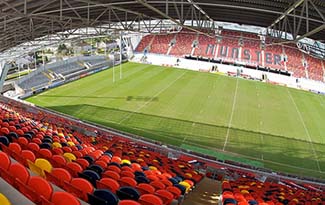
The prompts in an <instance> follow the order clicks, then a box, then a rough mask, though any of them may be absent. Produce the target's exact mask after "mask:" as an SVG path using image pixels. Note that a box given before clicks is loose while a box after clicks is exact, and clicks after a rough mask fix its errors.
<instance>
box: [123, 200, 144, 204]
mask: <svg viewBox="0 0 325 205" xmlns="http://www.w3.org/2000/svg"><path fill="white" fill-rule="evenodd" d="M118 205H141V204H139V203H138V202H136V201H132V200H122V201H120V202H119V203H118Z"/></svg>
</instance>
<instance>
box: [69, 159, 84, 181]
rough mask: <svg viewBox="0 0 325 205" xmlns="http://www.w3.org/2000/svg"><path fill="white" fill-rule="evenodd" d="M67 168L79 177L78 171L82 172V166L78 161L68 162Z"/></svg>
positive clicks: (74, 175)
mask: <svg viewBox="0 0 325 205" xmlns="http://www.w3.org/2000/svg"><path fill="white" fill-rule="evenodd" d="M66 169H67V170H68V171H69V172H70V174H71V175H72V176H73V177H77V176H78V173H80V172H82V170H83V169H82V167H81V166H80V165H79V164H78V163H76V162H68V163H67V164H66Z"/></svg>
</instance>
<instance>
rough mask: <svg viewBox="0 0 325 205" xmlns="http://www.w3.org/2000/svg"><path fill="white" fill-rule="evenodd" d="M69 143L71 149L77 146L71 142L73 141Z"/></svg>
mask: <svg viewBox="0 0 325 205" xmlns="http://www.w3.org/2000/svg"><path fill="white" fill-rule="evenodd" d="M67 143H68V145H69V146H70V147H73V146H75V144H74V143H73V142H71V141H69V142H67Z"/></svg>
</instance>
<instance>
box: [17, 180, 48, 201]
mask: <svg viewBox="0 0 325 205" xmlns="http://www.w3.org/2000/svg"><path fill="white" fill-rule="evenodd" d="M17 182H18V184H19V185H18V189H19V190H20V192H22V193H23V194H24V195H25V196H27V197H28V198H29V199H30V200H32V201H33V202H35V203H41V201H43V200H42V198H44V199H45V201H48V200H50V198H51V196H52V193H53V188H52V186H51V185H50V184H49V183H48V182H47V181H46V180H45V179H43V178H42V177H39V176H32V177H30V178H29V180H28V183H27V184H24V183H22V182H20V181H17Z"/></svg>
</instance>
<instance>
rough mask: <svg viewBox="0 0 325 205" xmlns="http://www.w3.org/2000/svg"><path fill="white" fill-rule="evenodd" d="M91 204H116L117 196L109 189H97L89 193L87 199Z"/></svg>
mask: <svg viewBox="0 0 325 205" xmlns="http://www.w3.org/2000/svg"><path fill="white" fill-rule="evenodd" d="M88 202H89V203H90V204H91V205H102V204H107V205H117V204H118V198H117V196H116V195H115V194H113V193H112V192H111V191H108V190H106V189H97V190H96V191H94V193H93V194H90V195H89V201H88Z"/></svg>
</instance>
